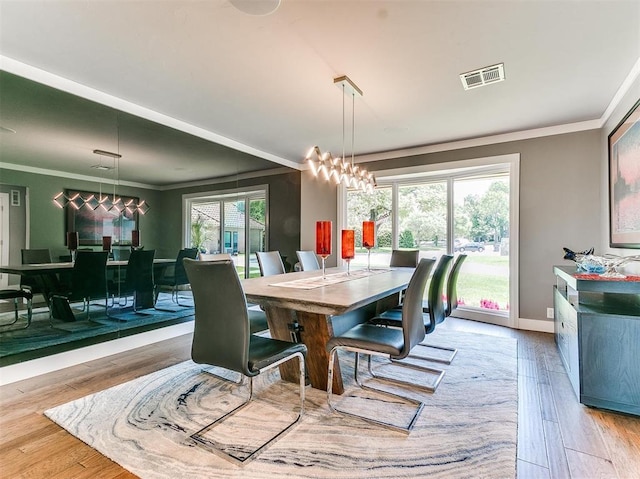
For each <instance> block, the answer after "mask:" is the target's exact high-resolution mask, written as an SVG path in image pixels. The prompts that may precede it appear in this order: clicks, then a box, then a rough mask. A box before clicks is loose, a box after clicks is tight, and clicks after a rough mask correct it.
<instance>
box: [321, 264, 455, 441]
mask: <svg viewBox="0 0 640 479" xmlns="http://www.w3.org/2000/svg"><path fill="white" fill-rule="evenodd" d="M433 264H434V260H432V259H423V260H421V261H420V263H419V264H418V267H417V268H416V271H415V272H414V274H413V276H412V278H411V281H410V282H409V286H408V287H407V301H406V302H405V304H404V306H403V319H402V332H399V333H400V334H402V336H403V338H404V345H403V349H402V350H401V351H400V354H399V355H398V356H396V357H394V356H393V355H391V354H390V353H389V352H385V351H384V350H383V349H382V348H381V349H379V350H374V349H367V348H365V347H359V346H356V345H346V344H339V343H340V342H341V341H345V339H344V338H348V337H349V336H348V331H347V333H346V334H347V336H338V337H337V338H335V339H331V340H329V345H331V346H332V347H331V349H330V351H329V370H328V379H327V403H328V405H329V409H330V410H331V411H332V412H339V413H341V414H344V415H347V416H350V417H356V418H359V419H363V420H365V421H367V422H370V423H372V424H376V425H380V426H384V427H386V428H389V429H392V430H394V431H400V432H403V433H406V434H408V433H410V432H411V430H412V429H413V427H414V425H415V423H416V421H417V420H418V417H419V416H420V413H421V411H422V409H423V408H424V403H423V402H422V401H418V400H416V399H412V398H409V397H406V396H402V395H400V394H396V393H392V392H390V391H386V390H384V389H379V388H375V387H372V386H367V385H365V384H364V383H363V382H362V381H360V379H359V377H358V369H359V364H360V354H361V353H362V354H366V355H367V356H368V365H369V373H370V374H371V375H372V377H373V378H375V379H378V380H383V381H389V382H392V383H394V384H400V385H404V386H411V387H417V388H420V389H425V390H427V391H428V392H432V391H433V389H434V388H436V387H437V385H438V384H439V383H440V381H441V380H442V376H443V375H444V371H439V370H434V369H432V368H430V367H424V366H420V365H417V364H409V363H403V362H399V361H396V360H400V359H403V358H405V357H406V356H407V355H408V354H409V353H410V351H411V349H412V343H413V344H417V343H418V342H419V341H421V340H422V339H424V335H425V332H424V326H423V321H422V295H423V293H424V288H425V285H426V283H427V278H428V276H429V272H430V271H431V268H432V267H433ZM360 328H373V329H376V328H377V326H374V325H371V324H364V325H358V326H355V327H354V328H352V330H354V329H360ZM357 334H358V333H356V336H357ZM341 338H343V339H341ZM378 339H379V338H378ZM347 341H348V340H347ZM358 341H360V340H359V339H357V338H356V339H353V342H355V343H357V342H358ZM414 341H415V343H414ZM365 342H366V340H365ZM372 342H373V344H375V342H376V338H374V339H372ZM332 343H338V344H336V345H335V346H333V345H332ZM382 346H385V345H384V344H382ZM338 350H344V351H350V352H354V353H355V363H354V379H355V382H356V384H357V385H358V386H359V387H360V388H362V389H365V390H369V391H374V392H376V393H378V394H382V395H384V396H388V397H392V398H394V399H397V400H400V401H401V402H404V403H408V404H412V405H414V406H416V409H415V411H414V414H413V417H412V418H411V420H410V421H409V424H408V425H407V426H406V427H402V426H398V425H396V424H392V423H388V422H385V421H382V420H380V419H374V418H371V417H368V416H364V415H359V414H355V413H352V412H350V411H347V410H345V409H341V408H339V406H338V405H336V404H333V402H332V398H333V392H332V391H333V371H334V363H335V358H336V356H337V352H338ZM373 355H375V356H383V357H385V358H387V359H389V360H391V361H392V362H393V364H395V365H397V366H401V367H408V368H411V369H414V370H418V371H423V372H429V373H433V372H435V373H436V374H438V377H437V379H436V384H435V385H433V386H424V385H422V384H415V383H412V382H409V381H404V380H401V379H398V378H394V377H391V376H386V375H380V374H374V370H373V368H372V366H371V357H372V356H373Z"/></svg>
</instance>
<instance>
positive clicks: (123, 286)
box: [108, 250, 156, 311]
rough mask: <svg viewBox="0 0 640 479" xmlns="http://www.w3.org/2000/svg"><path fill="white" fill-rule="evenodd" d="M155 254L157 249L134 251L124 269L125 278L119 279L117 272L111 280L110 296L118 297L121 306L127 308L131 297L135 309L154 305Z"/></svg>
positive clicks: (109, 284) (109, 286)
mask: <svg viewBox="0 0 640 479" xmlns="http://www.w3.org/2000/svg"><path fill="white" fill-rule="evenodd" d="M155 255H156V252H155V250H134V251H132V252H131V254H130V256H129V260H128V261H127V266H126V269H125V271H124V278H123V279H120V280H118V279H119V278H118V274H117V273H116V276H115V278H114V279H111V280H109V282H108V291H109V296H111V297H112V298H115V297H118V299H119V301H118V306H119V308H126V307H127V305H128V299H129V298H132V305H133V310H134V311H138V310H139V309H147V308H152V307H153V305H154V298H155V286H154V280H153V260H154V258H155ZM123 300H124V302H123ZM114 306H115V305H114Z"/></svg>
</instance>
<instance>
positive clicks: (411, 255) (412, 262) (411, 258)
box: [389, 249, 420, 268]
mask: <svg viewBox="0 0 640 479" xmlns="http://www.w3.org/2000/svg"><path fill="white" fill-rule="evenodd" d="M419 256H420V251H419V250H417V249H394V250H392V251H391V259H390V260H389V266H391V267H392V268H393V267H397V268H415V267H416V266H418V261H419Z"/></svg>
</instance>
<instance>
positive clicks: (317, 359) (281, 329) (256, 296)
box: [242, 268, 413, 394]
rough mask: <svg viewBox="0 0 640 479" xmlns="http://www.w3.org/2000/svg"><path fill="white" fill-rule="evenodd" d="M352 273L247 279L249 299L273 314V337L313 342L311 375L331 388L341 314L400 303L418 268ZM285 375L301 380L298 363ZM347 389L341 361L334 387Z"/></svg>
mask: <svg viewBox="0 0 640 479" xmlns="http://www.w3.org/2000/svg"><path fill="white" fill-rule="evenodd" d="M352 273H353V275H352V277H351V278H348V280H346V281H341V280H340V278H341V277H346V270H345V269H340V268H330V269H327V277H328V279H327V280H326V281H324V280H322V271H302V272H297V273H288V274H282V275H275V276H266V277H260V278H249V279H244V280H242V287H243V289H244V292H245V295H246V296H247V301H249V302H251V303H257V304H259V305H261V306H262V307H263V308H264V310H265V312H266V313H267V320H268V322H269V330H270V332H271V336H272V337H273V338H277V339H281V340H285V341H291V340H292V338H293V337H295V338H296V339H299V340H300V341H302V342H303V343H304V344H305V345H306V346H307V350H308V352H307V359H306V366H307V374H308V376H309V380H310V382H311V385H312V386H313V387H314V388H317V389H323V390H326V389H327V378H328V372H327V368H328V365H329V354H328V353H327V351H326V344H327V341H329V339H330V338H331V337H333V335H334V321H335V320H336V319H338V318H337V317H336V316H338V315H345V314H351V313H354V314H357V313H358V311H364V310H365V309H367V308H368V307H369V311H370V306H374V308H375V304H376V303H377V302H380V301H390V302H391V303H394V304H397V300H398V293H399V292H400V291H402V290H403V289H405V288H406V287H407V285H408V284H409V280H410V279H411V275H412V274H413V269H411V268H398V269H385V270H374V271H372V272H371V273H370V274H367V272H364V271H363V270H353V271H352ZM315 280H318V281H317V282H315ZM305 282H308V283H309V285H305ZM314 282H315V284H314ZM362 319H366V317H363V318H362ZM280 374H281V376H282V378H283V379H285V380H288V381H292V382H295V381H296V378H297V373H296V371H295V367H292V368H290V367H289V365H286V364H285V365H282V366H281V367H280ZM343 390H344V388H343V382H342V375H341V373H340V365H339V363H336V366H335V371H334V382H333V391H334V392H335V393H336V394H342V392H343Z"/></svg>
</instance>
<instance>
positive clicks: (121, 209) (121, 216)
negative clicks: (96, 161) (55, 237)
mask: <svg viewBox="0 0 640 479" xmlns="http://www.w3.org/2000/svg"><path fill="white" fill-rule="evenodd" d="M65 195H66V197H67V198H69V199H70V200H69V202H68V203H67V205H66V206H65V208H66V209H67V232H69V231H77V232H78V244H79V246H102V237H103V236H111V238H112V244H114V245H130V244H131V235H132V231H134V230H138V212H137V211H132V210H131V209H129V208H127V205H129V204H136V205H137V204H138V203H139V202H140V201H139V199H138V198H135V197H132V196H116V197H115V200H114V196H113V195H112V194H111V195H108V194H105V193H103V194H102V195H101V194H100V193H96V192H90V191H77V190H65Z"/></svg>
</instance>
